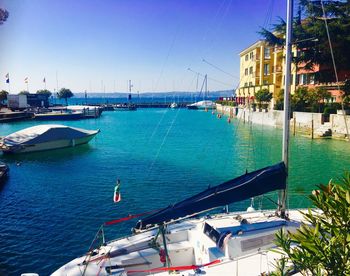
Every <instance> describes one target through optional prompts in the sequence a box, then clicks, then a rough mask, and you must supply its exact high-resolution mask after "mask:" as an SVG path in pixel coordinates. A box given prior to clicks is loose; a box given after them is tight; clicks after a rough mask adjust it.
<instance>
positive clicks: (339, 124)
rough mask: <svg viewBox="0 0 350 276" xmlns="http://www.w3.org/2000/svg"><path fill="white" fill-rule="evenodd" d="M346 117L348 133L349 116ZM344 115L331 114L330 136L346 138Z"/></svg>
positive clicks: (349, 126)
mask: <svg viewBox="0 0 350 276" xmlns="http://www.w3.org/2000/svg"><path fill="white" fill-rule="evenodd" d="M345 117H346V119H345V120H346V125H347V126H348V131H350V116H345ZM345 120H344V115H340V114H331V115H330V124H331V129H332V136H334V137H336V138H346V135H347V134H346V126H345Z"/></svg>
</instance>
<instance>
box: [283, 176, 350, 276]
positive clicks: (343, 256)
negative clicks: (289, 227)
mask: <svg viewBox="0 0 350 276" xmlns="http://www.w3.org/2000/svg"><path fill="white" fill-rule="evenodd" d="M318 187H319V190H317V191H314V192H313V193H312V195H310V196H309V198H310V199H311V201H312V203H313V205H314V206H315V208H317V209H316V210H314V211H311V210H310V209H309V211H308V212H307V213H304V214H303V216H304V219H305V224H302V225H301V226H300V228H299V229H297V231H296V232H293V233H291V232H285V231H283V230H281V231H279V232H278V233H277V235H276V244H277V245H278V246H279V247H280V248H281V249H282V251H280V253H282V254H284V256H285V257H284V258H283V259H284V260H283V261H281V262H280V263H279V264H278V265H277V267H279V271H281V265H282V264H283V263H285V262H286V260H287V261H290V262H291V263H292V264H293V267H294V269H296V270H297V271H300V272H301V274H302V275H332V276H338V275H339V276H340V275H350V174H349V173H345V175H344V176H343V177H342V178H341V179H339V180H338V181H337V182H333V181H332V180H331V181H330V182H329V184H328V185H319V186H318ZM284 268H286V267H284ZM276 275H278V274H276ZM280 275H287V274H280Z"/></svg>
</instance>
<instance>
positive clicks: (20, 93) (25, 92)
mask: <svg viewBox="0 0 350 276" xmlns="http://www.w3.org/2000/svg"><path fill="white" fill-rule="evenodd" d="M28 94H30V93H29V91H27V90H23V91H21V92H19V93H18V95H28Z"/></svg>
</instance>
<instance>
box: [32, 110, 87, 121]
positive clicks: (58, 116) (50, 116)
mask: <svg viewBox="0 0 350 276" xmlns="http://www.w3.org/2000/svg"><path fill="white" fill-rule="evenodd" d="M83 117H84V113H83V112H80V111H77V112H59V111H53V112H48V113H38V114H34V119H35V120H40V121H46V120H52V121H58V120H79V119H81V118H83Z"/></svg>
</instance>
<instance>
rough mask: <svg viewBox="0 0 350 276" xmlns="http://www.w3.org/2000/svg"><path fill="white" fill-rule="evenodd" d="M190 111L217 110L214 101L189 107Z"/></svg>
mask: <svg viewBox="0 0 350 276" xmlns="http://www.w3.org/2000/svg"><path fill="white" fill-rule="evenodd" d="M187 108H188V109H215V108H216V105H215V103H214V102H213V101H209V100H205V101H199V102H196V103H193V104H189V105H187Z"/></svg>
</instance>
